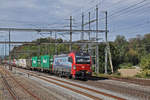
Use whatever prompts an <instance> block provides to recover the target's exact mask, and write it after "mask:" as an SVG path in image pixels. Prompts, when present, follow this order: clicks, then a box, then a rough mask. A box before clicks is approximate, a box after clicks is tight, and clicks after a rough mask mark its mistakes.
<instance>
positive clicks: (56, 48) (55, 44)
mask: <svg viewBox="0 0 150 100" xmlns="http://www.w3.org/2000/svg"><path fill="white" fill-rule="evenodd" d="M56 42H57V33H56V32H55V54H57V44H56Z"/></svg>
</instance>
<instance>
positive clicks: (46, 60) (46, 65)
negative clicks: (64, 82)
mask: <svg viewBox="0 0 150 100" xmlns="http://www.w3.org/2000/svg"><path fill="white" fill-rule="evenodd" d="M49 59H50V56H49V55H44V56H41V68H43V69H49V67H50V60H49Z"/></svg>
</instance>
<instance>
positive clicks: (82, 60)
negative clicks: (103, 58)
mask: <svg viewBox="0 0 150 100" xmlns="http://www.w3.org/2000/svg"><path fill="white" fill-rule="evenodd" d="M76 64H90V56H76Z"/></svg>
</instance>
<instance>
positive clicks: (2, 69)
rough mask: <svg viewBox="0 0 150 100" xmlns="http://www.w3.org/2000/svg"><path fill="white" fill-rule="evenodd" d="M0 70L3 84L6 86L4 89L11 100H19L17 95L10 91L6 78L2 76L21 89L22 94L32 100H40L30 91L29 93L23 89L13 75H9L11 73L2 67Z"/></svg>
mask: <svg viewBox="0 0 150 100" xmlns="http://www.w3.org/2000/svg"><path fill="white" fill-rule="evenodd" d="M0 69H1V74H2V75H3V80H4V84H5V85H6V88H7V90H8V91H9V93H10V95H11V96H12V98H13V100H20V99H18V96H17V94H16V93H15V92H14V90H12V88H11V86H10V85H9V84H8V82H7V80H6V78H4V76H7V77H10V78H11V79H12V80H13V81H14V82H15V84H17V85H18V86H19V87H20V88H21V89H22V91H25V92H24V94H25V95H26V93H27V94H29V95H30V96H31V97H32V98H34V100H41V99H40V98H39V97H38V96H36V95H35V94H33V93H32V92H31V91H29V90H28V89H27V88H26V87H24V85H22V84H21V83H20V82H19V81H18V80H17V79H16V78H15V77H14V76H13V75H11V73H10V72H9V71H8V70H6V69H4V68H2V67H0Z"/></svg>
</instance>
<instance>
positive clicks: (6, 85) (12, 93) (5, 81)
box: [0, 72, 17, 100]
mask: <svg viewBox="0 0 150 100" xmlns="http://www.w3.org/2000/svg"><path fill="white" fill-rule="evenodd" d="M0 73H1V75H2V79H3V84H4V86H5V87H6V89H7V90H8V92H9V94H10V95H11V96H12V98H13V100H17V96H16V94H15V92H14V91H13V90H12V89H11V87H10V85H9V84H8V82H7V80H6V79H5V77H4V76H3V74H2V72H0Z"/></svg>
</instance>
